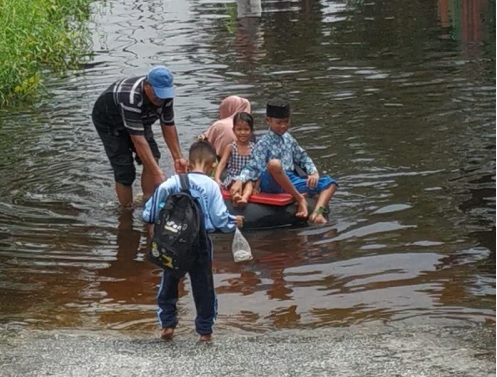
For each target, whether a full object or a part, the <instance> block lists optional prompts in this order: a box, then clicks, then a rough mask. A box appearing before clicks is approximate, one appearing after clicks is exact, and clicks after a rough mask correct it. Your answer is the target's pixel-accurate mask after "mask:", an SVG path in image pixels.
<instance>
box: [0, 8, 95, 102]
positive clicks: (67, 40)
mask: <svg viewBox="0 0 497 377" xmlns="http://www.w3.org/2000/svg"><path fill="white" fill-rule="evenodd" d="M90 2H91V0H0V107H1V106H5V105H7V104H12V103H15V102H19V101H25V100H28V99H29V98H32V97H33V94H36V93H37V92H39V90H40V89H41V88H42V72H43V71H44V70H47V69H48V70H51V71H54V72H64V71H65V70H67V69H69V68H71V67H74V66H75V65H76V64H77V62H78V61H79V60H80V59H81V57H82V56H83V55H86V54H87V53H88V50H89V46H90V42H89V38H90V37H89V33H88V31H87V29H86V20H87V19H88V16H89V11H88V5H89V3H90Z"/></svg>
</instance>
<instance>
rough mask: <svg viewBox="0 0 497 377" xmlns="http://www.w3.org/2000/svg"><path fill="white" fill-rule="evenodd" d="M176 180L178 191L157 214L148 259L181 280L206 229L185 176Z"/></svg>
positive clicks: (192, 260) (193, 259)
mask: <svg viewBox="0 0 497 377" xmlns="http://www.w3.org/2000/svg"><path fill="white" fill-rule="evenodd" d="M179 179H180V183H181V191H180V192H177V193H175V194H171V195H169V196H168V197H167V199H166V202H165V203H164V206H163V207H162V208H161V209H160V211H159V217H158V219H157V221H156V222H155V224H154V235H153V237H152V239H151V242H150V247H149V251H148V253H147V259H148V260H149V262H151V263H153V264H155V265H157V266H159V267H161V268H164V269H165V268H168V269H170V270H171V271H172V272H173V274H174V275H175V276H178V277H181V276H183V275H185V273H186V272H188V271H189V270H190V268H191V267H192V265H193V263H194V262H195V260H196V258H197V256H198V253H199V250H200V241H201V236H202V234H203V233H204V232H205V229H204V224H203V214H202V210H201V207H200V204H199V203H198V201H197V199H195V198H193V197H192V195H191V193H190V183H189V180H188V175H187V174H180V175H179Z"/></svg>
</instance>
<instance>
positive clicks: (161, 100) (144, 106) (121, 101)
mask: <svg viewBox="0 0 497 377" xmlns="http://www.w3.org/2000/svg"><path fill="white" fill-rule="evenodd" d="M173 98H174V87H173V75H172V74H171V72H170V71H169V70H168V69H167V68H166V67H164V66H156V67H154V68H152V69H151V70H150V71H149V72H148V74H147V75H146V76H138V77H132V78H127V79H122V80H119V81H116V82H115V83H113V84H112V85H111V86H109V87H108V88H107V89H106V90H105V91H104V92H103V93H102V94H101V95H100V97H98V99H97V101H96V102H95V105H94V107H93V113H92V119H93V124H94V125H95V128H96V130H97V132H98V135H99V136H100V139H101V140H102V143H103V145H104V148H105V152H106V153H107V157H108V158H109V161H110V164H111V166H112V170H113V171H114V181H115V189H116V194H117V198H118V200H119V204H120V205H121V206H122V207H124V208H130V207H132V205H133V190H132V184H133V182H134V180H135V178H136V169H135V165H134V161H133V158H134V159H135V160H136V163H137V164H138V165H143V171H142V175H141V187H142V191H143V196H144V199H145V200H147V199H148V198H149V197H150V196H151V195H152V194H153V192H154V189H155V188H156V187H157V186H158V185H160V184H161V183H162V182H163V181H164V180H165V175H164V173H163V172H162V170H161V168H160V167H159V164H158V161H159V159H160V152H159V148H158V146H157V142H156V141H155V140H154V135H153V132H152V124H154V123H155V122H156V121H157V120H158V119H160V124H161V129H162V135H163V136H164V140H165V142H166V144H167V146H168V148H169V150H170V151H171V155H172V157H173V160H174V168H175V170H176V172H185V171H186V167H187V161H186V160H185V159H184V158H183V156H182V154H181V150H180V146H179V140H178V132H177V130H176V126H175V123H174V109H173Z"/></svg>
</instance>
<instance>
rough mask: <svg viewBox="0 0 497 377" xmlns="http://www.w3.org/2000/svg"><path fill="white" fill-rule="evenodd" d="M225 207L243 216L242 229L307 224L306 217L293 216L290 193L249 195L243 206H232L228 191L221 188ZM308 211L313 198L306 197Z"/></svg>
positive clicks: (293, 206) (295, 209)
mask: <svg viewBox="0 0 497 377" xmlns="http://www.w3.org/2000/svg"><path fill="white" fill-rule="evenodd" d="M221 192H222V194H223V198H224V202H225V203H226V207H228V210H229V212H230V213H231V214H233V215H242V216H245V220H244V225H243V229H268V228H282V227H290V226H299V225H300V226H302V225H306V224H307V220H306V219H301V218H297V217H295V213H296V212H297V203H295V201H294V200H293V198H292V197H291V195H290V194H287V193H283V194H267V193H259V194H257V195H252V196H251V197H250V200H249V203H248V204H247V205H246V206H245V207H234V206H233V204H232V202H231V196H230V193H229V192H228V191H226V190H224V189H222V190H221ZM307 204H308V206H309V211H310V210H312V208H314V204H315V200H314V198H307Z"/></svg>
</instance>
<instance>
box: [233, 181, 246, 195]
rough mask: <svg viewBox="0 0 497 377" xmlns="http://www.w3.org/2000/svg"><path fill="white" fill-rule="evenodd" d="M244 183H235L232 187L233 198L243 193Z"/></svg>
mask: <svg viewBox="0 0 497 377" xmlns="http://www.w3.org/2000/svg"><path fill="white" fill-rule="evenodd" d="M242 185H243V184H242V181H235V182H233V184H232V185H231V187H230V195H231V197H233V196H234V195H235V194H241V192H242Z"/></svg>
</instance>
